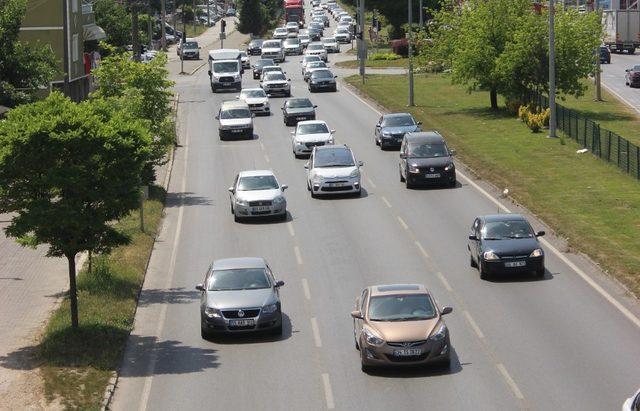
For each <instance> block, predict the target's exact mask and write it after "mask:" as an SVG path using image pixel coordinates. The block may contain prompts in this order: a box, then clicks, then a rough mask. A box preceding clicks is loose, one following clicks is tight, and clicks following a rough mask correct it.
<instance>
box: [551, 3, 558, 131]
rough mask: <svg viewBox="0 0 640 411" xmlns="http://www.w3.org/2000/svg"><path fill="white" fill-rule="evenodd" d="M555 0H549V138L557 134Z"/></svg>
mask: <svg viewBox="0 0 640 411" xmlns="http://www.w3.org/2000/svg"><path fill="white" fill-rule="evenodd" d="M554 2H555V0H549V112H550V113H549V138H557V137H558V136H557V135H556V44H555V40H556V39H555V28H554V24H555V23H554V14H555V7H554V4H553V3H554Z"/></svg>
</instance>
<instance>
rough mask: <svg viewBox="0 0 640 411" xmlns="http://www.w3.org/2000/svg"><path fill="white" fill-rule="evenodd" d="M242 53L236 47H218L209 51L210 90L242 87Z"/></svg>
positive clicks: (239, 88) (238, 88)
mask: <svg viewBox="0 0 640 411" xmlns="http://www.w3.org/2000/svg"><path fill="white" fill-rule="evenodd" d="M243 72H244V69H243V68H242V55H241V53H240V50H238V49H218V50H211V51H210V52H209V79H210V81H211V91H212V92H214V93H215V92H216V91H218V90H222V89H235V90H238V91H240V90H241V89H242V73H243Z"/></svg>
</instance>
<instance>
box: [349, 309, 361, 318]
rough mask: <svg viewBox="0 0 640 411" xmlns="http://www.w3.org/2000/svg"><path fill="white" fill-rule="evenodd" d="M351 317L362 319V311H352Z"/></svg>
mask: <svg viewBox="0 0 640 411" xmlns="http://www.w3.org/2000/svg"><path fill="white" fill-rule="evenodd" d="M351 318H353V319H356V320H362V313H361V312H360V310H355V311H351Z"/></svg>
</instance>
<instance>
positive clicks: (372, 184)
mask: <svg viewBox="0 0 640 411" xmlns="http://www.w3.org/2000/svg"><path fill="white" fill-rule="evenodd" d="M367 183H368V184H369V185H370V186H371V188H376V185H375V184H374V183H373V181H372V180H371V179H370V178H369V177H367Z"/></svg>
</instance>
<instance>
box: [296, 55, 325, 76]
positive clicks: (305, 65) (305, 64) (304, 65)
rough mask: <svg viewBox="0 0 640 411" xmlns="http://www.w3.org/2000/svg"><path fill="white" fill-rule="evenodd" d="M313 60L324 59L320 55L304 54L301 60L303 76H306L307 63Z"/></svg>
mask: <svg viewBox="0 0 640 411" xmlns="http://www.w3.org/2000/svg"><path fill="white" fill-rule="evenodd" d="M312 61H322V59H321V58H320V56H304V57H303V58H302V60H300V63H301V64H302V75H303V76H304V69H305V68H306V67H307V64H309V63H311V62H312Z"/></svg>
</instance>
